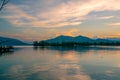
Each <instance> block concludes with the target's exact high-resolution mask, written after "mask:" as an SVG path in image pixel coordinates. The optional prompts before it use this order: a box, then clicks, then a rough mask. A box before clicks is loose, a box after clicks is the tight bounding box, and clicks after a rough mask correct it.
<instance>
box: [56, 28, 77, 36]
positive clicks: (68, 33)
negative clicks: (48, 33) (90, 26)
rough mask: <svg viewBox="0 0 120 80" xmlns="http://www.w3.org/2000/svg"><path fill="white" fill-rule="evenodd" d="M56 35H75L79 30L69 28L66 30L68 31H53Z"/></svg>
mask: <svg viewBox="0 0 120 80" xmlns="http://www.w3.org/2000/svg"><path fill="white" fill-rule="evenodd" d="M55 33H56V34H55V35H56V36H59V35H67V36H76V35H78V33H79V30H77V29H71V30H68V31H62V32H55Z"/></svg>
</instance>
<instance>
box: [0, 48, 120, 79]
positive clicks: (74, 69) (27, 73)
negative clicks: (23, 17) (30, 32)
mask: <svg viewBox="0 0 120 80" xmlns="http://www.w3.org/2000/svg"><path fill="white" fill-rule="evenodd" d="M119 55H120V47H115V46H111V47H103V46H97V47H95V46H89V47H88V46H85V47H20V49H19V50H17V51H15V52H14V55H10V56H9V55H8V56H6V57H2V58H0V66H1V67H0V80H120V77H119V75H120V56H119Z"/></svg>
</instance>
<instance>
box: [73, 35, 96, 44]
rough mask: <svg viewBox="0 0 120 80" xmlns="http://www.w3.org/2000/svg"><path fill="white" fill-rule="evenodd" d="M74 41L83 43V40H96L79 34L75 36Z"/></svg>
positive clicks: (90, 41) (91, 41)
mask: <svg viewBox="0 0 120 80" xmlns="http://www.w3.org/2000/svg"><path fill="white" fill-rule="evenodd" d="M74 42H80V43H83V42H89V43H93V42H94V40H92V39H90V38H88V37H85V36H77V37H74Z"/></svg>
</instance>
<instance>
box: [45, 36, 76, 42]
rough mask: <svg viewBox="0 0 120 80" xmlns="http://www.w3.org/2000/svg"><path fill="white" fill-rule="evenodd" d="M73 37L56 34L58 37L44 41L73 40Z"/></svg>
mask: <svg viewBox="0 0 120 80" xmlns="http://www.w3.org/2000/svg"><path fill="white" fill-rule="evenodd" d="M73 39H74V38H73V37H71V36H64V35H61V36H58V37H56V38H53V39H49V40H45V42H48V43H62V42H73Z"/></svg>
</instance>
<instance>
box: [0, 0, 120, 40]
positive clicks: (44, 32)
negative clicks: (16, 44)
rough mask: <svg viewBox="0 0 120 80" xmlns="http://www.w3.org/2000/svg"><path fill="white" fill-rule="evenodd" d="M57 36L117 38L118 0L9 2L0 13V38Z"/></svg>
mask: <svg viewBox="0 0 120 80" xmlns="http://www.w3.org/2000/svg"><path fill="white" fill-rule="evenodd" d="M59 35H68V36H78V35H83V36H88V37H94V36H97V37H101V38H107V37H117V38H120V0H10V2H9V3H8V4H7V5H6V6H5V7H4V9H3V10H2V11H1V12H0V36H5V37H12V38H17V39H21V40H24V41H34V40H42V39H49V38H53V37H56V36H59Z"/></svg>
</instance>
